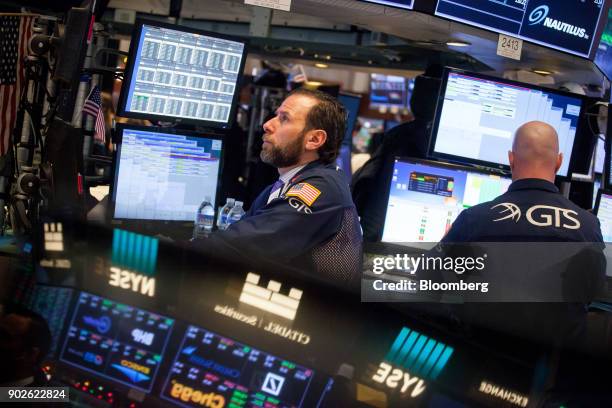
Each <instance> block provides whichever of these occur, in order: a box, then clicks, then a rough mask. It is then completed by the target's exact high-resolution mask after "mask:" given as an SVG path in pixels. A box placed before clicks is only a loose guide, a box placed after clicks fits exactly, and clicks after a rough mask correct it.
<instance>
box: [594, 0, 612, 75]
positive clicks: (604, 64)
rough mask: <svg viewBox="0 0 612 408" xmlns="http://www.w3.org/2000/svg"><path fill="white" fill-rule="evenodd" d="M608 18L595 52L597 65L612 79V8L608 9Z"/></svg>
mask: <svg viewBox="0 0 612 408" xmlns="http://www.w3.org/2000/svg"><path fill="white" fill-rule="evenodd" d="M607 17H608V18H607V19H606V20H605V25H604V24H602V25H603V27H604V28H603V31H602V33H601V37H600V41H599V45H598V47H597V51H596V52H595V65H597V66H598V67H599V69H600V70H601V72H603V74H604V75H605V76H606V77H608V79H609V80H612V9H610V10H608V16H607Z"/></svg>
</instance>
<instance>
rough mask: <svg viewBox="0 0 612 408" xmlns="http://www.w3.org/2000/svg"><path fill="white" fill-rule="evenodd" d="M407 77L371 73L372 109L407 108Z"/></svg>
mask: <svg viewBox="0 0 612 408" xmlns="http://www.w3.org/2000/svg"><path fill="white" fill-rule="evenodd" d="M407 101H408V85H407V83H406V78H404V77H401V76H395V75H383V74H370V109H378V108H388V109H390V108H398V109H404V108H406V106H407V105H406V103H407Z"/></svg>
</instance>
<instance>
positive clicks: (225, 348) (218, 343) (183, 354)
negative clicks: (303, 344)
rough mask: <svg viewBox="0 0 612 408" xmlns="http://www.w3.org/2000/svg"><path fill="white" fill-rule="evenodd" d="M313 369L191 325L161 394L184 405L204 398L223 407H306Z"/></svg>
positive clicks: (194, 403) (164, 397)
mask: <svg viewBox="0 0 612 408" xmlns="http://www.w3.org/2000/svg"><path fill="white" fill-rule="evenodd" d="M313 375H314V372H313V371H312V370H311V369H309V368H306V367H302V366H300V365H298V364H295V363H293V362H291V361H287V360H284V359H282V358H278V357H275V356H272V355H270V354H268V353H265V352H263V351H260V350H257V349H254V348H252V347H250V346H248V345H245V344H241V343H238V342H236V341H234V340H231V339H228V338H225V337H222V336H219V335H217V334H215V333H212V332H210V331H207V330H205V329H201V328H199V327H196V326H189V327H188V328H187V331H186V333H185V337H184V338H183V342H182V344H181V346H180V347H179V350H178V352H177V354H176V357H175V359H174V362H173V364H172V367H171V369H170V373H169V375H168V377H167V378H166V380H165V384H164V387H163V391H162V395H161V397H162V398H163V399H165V400H167V401H171V402H173V403H175V404H177V405H180V406H184V407H192V406H202V402H203V399H204V398H205V399H206V400H207V401H213V402H214V403H215V404H216V405H214V406H218V407H222V406H229V407H232V406H234V407H242V406H249V407H255V406H258V407H268V406H269V407H300V406H302V402H303V400H304V397H305V396H306V393H307V391H308V388H309V386H310V383H311V380H312V378H313ZM185 395H191V396H193V397H190V398H185ZM196 395H200V396H201V398H199V399H198V398H195V396H196ZM210 406H213V405H210Z"/></svg>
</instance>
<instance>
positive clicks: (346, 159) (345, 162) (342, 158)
mask: <svg viewBox="0 0 612 408" xmlns="http://www.w3.org/2000/svg"><path fill="white" fill-rule="evenodd" d="M336 166H338V167H340V168H341V169H342V172H343V173H344V178H345V179H346V181H347V182H348V183H349V184H350V182H351V176H352V171H351V170H352V169H351V146H347V145H344V144H343V145H342V146H340V151H339V152H338V157H337V158H336Z"/></svg>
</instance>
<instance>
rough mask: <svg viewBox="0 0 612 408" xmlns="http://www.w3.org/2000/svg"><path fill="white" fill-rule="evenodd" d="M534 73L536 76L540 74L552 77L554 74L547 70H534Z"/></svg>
mask: <svg viewBox="0 0 612 408" xmlns="http://www.w3.org/2000/svg"><path fill="white" fill-rule="evenodd" d="M533 72H534V73H536V74H540V75H552V74H553V72H552V71H547V70H545V69H534V70H533Z"/></svg>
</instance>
